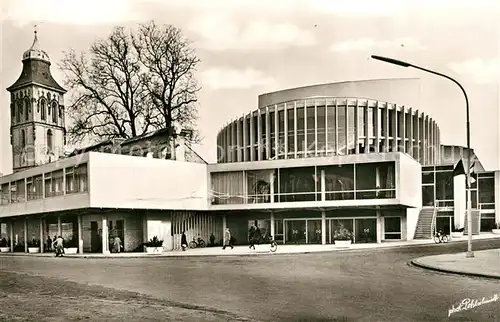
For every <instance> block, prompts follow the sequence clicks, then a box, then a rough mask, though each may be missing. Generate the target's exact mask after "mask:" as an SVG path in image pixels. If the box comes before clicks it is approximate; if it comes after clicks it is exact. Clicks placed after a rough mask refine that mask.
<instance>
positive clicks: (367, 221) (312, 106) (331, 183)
mask: <svg viewBox="0 0 500 322" xmlns="http://www.w3.org/2000/svg"><path fill="white" fill-rule="evenodd" d="M36 46H37V41H36V39H35V44H34V46H33V47H32V48H31V49H29V50H28V51H27V53H25V54H24V56H23V57H24V60H23V65H24V68H23V75H25V74H26V75H28V76H21V78H23V77H24V78H23V81H22V82H19V81H18V82H16V83H15V84H17V85H13V86H11V87H9V89H8V90H9V91H11V93H12V96H11V97H12V105H11V113H12V119H11V120H12V133H13V137H14V138H15V139H13V141H12V142H13V143H12V144H13V155H14V158H16V157H17V158H18V159H19V160H20V161H19V162H18V163H14V170H15V172H14V173H13V174H10V175H6V176H3V177H1V178H0V187H1V193H0V196H1V202H0V222H1V226H0V227H1V230H0V233H1V235H2V236H1V237H2V238H6V239H8V240H9V246H10V247H11V249H12V251H14V250H18V251H27V248H28V247H27V246H28V245H27V241H31V240H45V239H47V237H52V236H54V235H56V234H62V235H63V237H64V238H65V239H67V240H73V242H74V243H75V244H78V246H79V250H80V252H95V251H103V252H107V251H109V245H108V240H109V237H110V236H116V235H118V236H120V238H121V239H122V240H123V241H124V246H125V251H142V243H143V242H145V241H147V240H149V239H151V238H152V237H153V236H158V237H160V239H163V240H164V241H165V243H164V247H165V248H167V249H177V248H179V244H180V236H181V233H182V232H183V231H186V233H187V235H188V239H192V238H195V237H201V238H203V239H205V240H206V241H208V240H209V236H210V235H211V234H214V237H215V240H216V241H219V240H220V239H221V238H222V234H223V231H224V230H225V228H229V229H230V231H231V233H232V235H233V236H234V237H235V238H236V240H237V243H238V244H246V243H247V242H248V229H249V227H250V225H252V224H257V225H258V227H259V228H260V231H261V233H262V234H263V235H271V236H274V238H275V239H276V240H277V241H278V242H279V243H285V244H288V243H299V244H304V243H305V244H311V243H317V244H332V243H334V241H335V233H336V232H337V231H338V230H339V229H340V228H341V227H343V228H346V229H348V230H349V231H350V232H351V233H352V234H353V238H352V240H353V242H355V243H382V242H389V241H391V240H412V239H414V238H430V237H431V233H432V231H434V230H435V229H441V230H444V231H446V232H449V231H451V230H452V229H454V228H455V226H456V228H464V223H465V221H466V214H465V200H466V194H465V192H466V185H465V175H464V173H463V171H462V172H460V171H459V170H460V166H459V165H461V164H463V163H464V162H465V161H464V159H466V158H467V157H468V154H469V153H468V152H470V155H471V158H470V160H471V164H473V171H474V173H473V179H474V180H473V181H474V182H473V183H472V185H471V195H472V208H473V211H472V220H473V233H474V234H477V233H480V232H486V231H491V229H492V228H494V225H495V223H496V222H500V209H499V205H500V172H499V171H485V169H484V168H483V167H482V165H481V162H480V160H479V158H478V157H477V156H476V155H475V153H474V151H473V150H471V151H467V149H466V148H463V147H458V146H447V145H442V144H441V140H440V128H439V126H438V122H436V120H434V119H432V117H431V116H429V115H427V114H425V113H422V112H420V111H419V110H418V108H419V106H420V99H419V93H420V82H419V80H418V79H381V80H370V81H354V82H343V83H333V84H321V85H314V86H307V87H301V88H295V89H288V90H283V91H277V92H273V93H268V94H263V95H261V96H259V103H258V108H257V109H256V110H255V111H252V112H250V113H248V114H246V115H244V116H242V117H240V118H238V119H236V120H234V121H232V122H230V123H229V124H227V125H226V126H224V127H223V128H222V129H221V130H220V132H219V134H218V135H217V145H218V162H217V163H215V164H207V163H206V162H203V160H202V159H201V158H200V157H199V156H197V155H196V154H195V153H194V151H192V150H191V149H190V148H189V146H187V145H185V144H183V141H182V138H183V136H185V135H188V134H187V133H184V134H183V132H181V133H180V135H179V136H177V138H176V142H177V143H173V140H172V138H171V136H170V135H168V134H165V133H164V132H162V131H159V132H155V133H151V134H148V135H146V136H144V137H140V138H134V139H131V140H127V141H122V140H120V141H116V140H115V141H106V142H103V143H101V144H99V145H96V146H93V147H89V148H86V149H82V150H76V151H75V152H74V153H72V154H70V155H69V156H66V157H64V158H63V157H60V158H55V159H50V158H45V159H44V158H41V159H40V158H39V159H37V155H38V154H37V153H35V154H34V156H33V157H32V158H27V159H28V160H26V158H24V159H23V157H22V155H23V153H24V155H26V154H27V153H26V152H23V151H24V149H23V147H24V145H23V142H25V143H26V142H39V143H40V145H41V146H45V148H46V149H45V150H43V149H42V150H43V151H52V150H51V149H48V146H51V147H53V146H55V145H56V144H55V143H53V142H52V141H51V142H49V141H50V140H54V134H53V135H52V136H49V135H48V131H49V130H52V133H56V132H55V131H56V129H57V130H58V129H59V127H61V128H62V132H61V133H64V121H63V120H64V109H63V108H61V109H59V111H58V112H57V113H62V114H61V115H59V114H58V117H59V118H60V119H58V123H57V125H56V124H55V123H54V122H52V123H51V122H50V120H52V119H49V121H47V116H48V113H49V112H48V110H49V109H48V107H49V106H52V105H49V104H48V101H47V102H46V103H45V104H44V103H43V102H44V101H45V97H46V96H47V93H45V92H43V91H45V90H49V89H50V90H52V91H54V93H52V92H51V95H52V96H51V97H52V98H53V97H54V96H55V97H56V98H55V99H56V103H57V105H56V107H58V106H64V97H63V96H64V92H65V91H64V90H63V89H59V88H53V87H55V85H53V83H50V84H45V83H43V82H41V80H38V79H37V78H36V77H35V76H29V75H36V73H34V72H33V71H31V68H32V67H33V66H35V64H44V66H46V67H47V69H46V71H48V73H49V74H46V75H47V77H46V79H52V77H51V76H50V77H49V76H48V75H50V71H49V70H48V66H49V65H50V61H49V58H48V55H47V54H46V53H44V52H43V51H41V50H40V49H38V48H37V47H36ZM33 48H35V49H33ZM44 68H45V67H44ZM30 77H31V78H30ZM54 82H55V81H54ZM51 86H52V87H51ZM56 89H57V90H56ZM40 92H42V94H39V93H40ZM21 98H24V100H22V101H21V102H22V104H18V100H20V99H21ZM25 102H26V103H25ZM24 104H26V106H27V107H25V105H24ZM50 104H53V102H52V101H51V103H50ZM46 108H47V110H45V109H46ZM20 109H21V112H20V111H19V110H20ZM26 109H27V110H28V112H27V115H28V116H26V118H25V115H24V114H23V113H24V111H26ZM30 111H31V112H30ZM19 113H21V114H19ZM43 113H45V115H46V118H45V119H43V118H42V114H43ZM52 113H54V112H52ZM17 115H19V120H18V119H16V117H17ZM61 118H62V119H61ZM21 120H23V122H24V123H23V122H21ZM24 124H25V125H24ZM33 126H35V127H41V128H43V131H42V132H40V133H42V134H40V135H39V134H38V132H37V131H31V130H30V131H31V132H28V129H32V128H33ZM23 129H24V130H25V131H24V135H28V134H27V133H31V134H29V135H31V136H29V135H28V138H27V139H24V141H23V139H22V137H23V134H22V131H21V130H23ZM14 130H15V131H14ZM14 133H16V134H14ZM20 133H21V134H20ZM33 133H36V135H34V134H33ZM58 133H59V132H58ZM56 136H57V135H56ZM37 140H39V141H37ZM19 142H21V143H19ZM54 142H55V141H54ZM177 146H178V147H177ZM19 147H21V149H20V151H21V152H20V153H18V152H17V151H18V150H16V148H19ZM169 147H170V148H169ZM176 147H177V148H176ZM35 151H37V150H35ZM190 151H191V152H190ZM19 155H21V156H19ZM188 156H189V157H188ZM33 158H34V162H32V161H31V160H32V159H33ZM38 160H42V161H43V160H45V162H41V161H38ZM30 162H31V163H30ZM41 163H42V164H41ZM465 163H467V162H465ZM465 232H466V231H465ZM42 244H43V243H42Z"/></svg>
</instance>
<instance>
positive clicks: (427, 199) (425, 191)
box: [422, 185, 435, 206]
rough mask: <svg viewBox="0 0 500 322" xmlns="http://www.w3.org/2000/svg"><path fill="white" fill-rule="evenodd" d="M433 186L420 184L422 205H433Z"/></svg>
mask: <svg viewBox="0 0 500 322" xmlns="http://www.w3.org/2000/svg"><path fill="white" fill-rule="evenodd" d="M434 200H435V199H434V186H433V185H432V186H422V203H423V206H434Z"/></svg>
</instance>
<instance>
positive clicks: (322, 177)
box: [320, 170, 326, 201]
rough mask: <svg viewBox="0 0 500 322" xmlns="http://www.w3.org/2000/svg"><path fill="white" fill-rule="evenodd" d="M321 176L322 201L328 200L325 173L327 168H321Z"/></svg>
mask: <svg viewBox="0 0 500 322" xmlns="http://www.w3.org/2000/svg"><path fill="white" fill-rule="evenodd" d="M320 173H321V177H320V180H321V181H320V182H321V201H326V193H325V191H326V175H325V170H321V172H320Z"/></svg>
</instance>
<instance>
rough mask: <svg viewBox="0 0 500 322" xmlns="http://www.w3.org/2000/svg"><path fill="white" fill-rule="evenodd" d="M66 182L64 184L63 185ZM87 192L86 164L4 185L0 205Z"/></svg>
mask: <svg viewBox="0 0 500 322" xmlns="http://www.w3.org/2000/svg"><path fill="white" fill-rule="evenodd" d="M64 182H66V184H64ZM86 191H88V173H87V163H82V164H79V165H77V166H72V167H67V168H65V169H60V170H56V171H52V172H47V173H44V174H39V175H36V176H32V177H28V178H24V179H21V180H17V181H13V182H10V184H9V183H4V184H2V185H1V190H0V205H7V204H9V203H18V202H26V201H31V200H37V199H44V198H51V197H56V196H61V195H64V194H70V193H79V192H86Z"/></svg>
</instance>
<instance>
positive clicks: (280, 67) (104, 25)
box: [0, 0, 500, 174]
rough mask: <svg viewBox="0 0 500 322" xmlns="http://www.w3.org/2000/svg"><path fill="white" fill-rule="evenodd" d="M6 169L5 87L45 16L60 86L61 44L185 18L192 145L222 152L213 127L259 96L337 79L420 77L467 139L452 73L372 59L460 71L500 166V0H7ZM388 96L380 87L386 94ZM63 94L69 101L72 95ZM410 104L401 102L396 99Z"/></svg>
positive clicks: (1, 121)
mask: <svg viewBox="0 0 500 322" xmlns="http://www.w3.org/2000/svg"><path fill="white" fill-rule="evenodd" d="M0 6H2V10H1V15H0V19H1V27H0V28H1V29H0V31H1V36H2V37H1V39H0V51H1V59H0V75H1V77H0V153H1V154H0V172H2V173H3V174H8V173H11V171H12V161H11V159H12V156H11V152H10V151H11V147H10V142H9V104H10V103H9V96H8V92H7V91H6V90H5V88H6V87H8V86H10V85H11V84H13V83H14V82H15V81H16V79H17V78H18V77H19V75H20V73H21V69H22V63H21V58H22V54H23V52H24V51H25V50H27V49H28V48H29V47H30V46H31V44H32V42H33V29H34V28H33V26H34V25H35V24H37V25H38V27H37V29H38V35H39V41H40V45H41V47H42V48H43V49H44V50H45V51H46V52H47V53H48V55H49V57H50V59H51V62H52V66H51V68H52V74H53V76H54V77H55V78H56V80H57V81H58V82H59V83H60V84H61V85H63V84H64V77H63V75H62V74H61V72H60V71H59V70H58V67H57V65H58V62H59V61H60V60H61V58H62V56H63V52H64V51H69V50H70V49H75V50H76V51H77V52H81V51H87V50H88V48H89V47H90V45H91V43H92V42H93V41H94V40H96V39H98V38H105V37H107V36H108V35H109V34H110V32H111V30H112V28H113V26H115V25H122V26H125V27H126V28H134V27H135V26H136V25H137V24H138V23H141V22H147V21H149V20H155V21H156V22H157V23H160V24H173V25H175V26H176V27H179V28H181V29H182V31H183V33H184V35H185V36H186V37H188V38H189V39H190V40H191V41H192V44H193V47H194V48H195V50H196V53H197V55H198V57H199V58H200V59H201V63H200V65H199V66H198V70H197V72H196V77H197V79H198V81H199V83H200V85H201V87H202V90H201V91H200V92H199V94H198V98H199V120H198V128H199V130H200V132H201V135H202V136H203V137H204V140H203V143H202V145H200V146H197V147H196V150H197V151H198V152H199V153H200V154H201V155H202V156H203V157H204V158H205V159H206V160H207V161H209V162H216V135H217V132H218V131H219V130H220V129H221V128H222V127H223V126H224V125H226V124H227V123H228V122H230V121H232V120H234V119H235V118H237V117H239V116H241V115H243V114H244V113H247V112H250V111H252V110H255V109H256V108H257V98H258V95H260V94H263V93H267V92H272V91H276V90H280V89H286V88H293V87H299V86H306V85H312V84H319V83H330V82H337V81H353V80H365V79H378V78H394V77H404V78H412V77H418V78H420V79H421V82H422V93H421V95H422V98H421V99H422V100H421V106H419V109H420V111H422V112H425V113H427V114H429V115H430V116H431V117H432V118H434V119H435V120H436V122H437V123H438V124H439V126H440V129H441V143H442V144H454V145H465V143H466V134H465V133H466V132H465V102H464V97H463V95H462V93H461V92H460V89H459V88H458V87H457V86H456V85H455V84H453V83H452V82H450V81H448V80H446V79H443V78H440V77H437V76H434V75H431V74H427V73H423V72H421V71H418V70H415V69H411V68H402V67H397V66H394V65H390V64H386V63H382V62H378V61H375V60H373V59H370V55H373V54H376V55H382V56H388V57H392V58H396V59H400V60H405V61H408V62H411V63H413V64H415V65H419V66H423V67H426V68H428V69H432V70H436V71H439V72H441V73H444V74H447V75H449V76H451V77H453V78H455V79H457V80H458V81H459V82H460V83H461V84H462V85H463V86H464V88H465V90H466V91H467V94H468V96H469V102H470V111H471V112H470V114H471V146H472V147H473V148H474V149H475V151H476V154H477V155H478V157H479V158H480V160H481V161H482V163H483V165H484V166H485V168H487V169H500V132H499V123H500V112H499V103H500V94H499V88H500V86H499V84H500V23H499V22H498V17H499V16H500V4H499V2H498V1H486V0H484V1H481V0H475V1H462V0H441V1H440V0H434V1H427V0H415V1H410V0H407V1H405V0H397V1H389V0H378V1H373V0H359V1H357V0H347V1H343V0H336V1H329V0H324V1H323V0H304V1H298V0H274V1H269V0H264V1H262V0H232V1H230V0H211V1H201V0H199V1H194V0H179V1H177V0H116V1H115V0H98V1H95V0H86V1H68V0H44V1H40V0H2V1H1V4H0ZM379 99H381V100H383V98H379ZM69 103H70V102H68V99H67V100H66V104H69ZM391 103H397V104H401V105H404V104H405V102H391Z"/></svg>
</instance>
